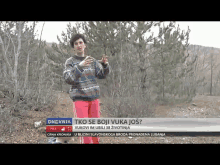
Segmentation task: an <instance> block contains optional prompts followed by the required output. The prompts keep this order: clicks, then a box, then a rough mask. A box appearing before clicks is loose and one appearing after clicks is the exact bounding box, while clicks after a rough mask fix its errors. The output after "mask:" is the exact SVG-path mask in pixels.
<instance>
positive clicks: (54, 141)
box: [48, 137, 62, 144]
mask: <svg viewBox="0 0 220 165" xmlns="http://www.w3.org/2000/svg"><path fill="white" fill-rule="evenodd" d="M48 142H49V144H62V142H60V141H58V140H57V139H56V138H55V137H52V138H50V139H49V140H48Z"/></svg>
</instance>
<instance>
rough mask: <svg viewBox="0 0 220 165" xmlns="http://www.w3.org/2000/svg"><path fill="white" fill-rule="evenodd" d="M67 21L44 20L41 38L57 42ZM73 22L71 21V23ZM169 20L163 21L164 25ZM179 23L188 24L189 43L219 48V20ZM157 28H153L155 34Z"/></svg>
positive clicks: (40, 27) (185, 26)
mask: <svg viewBox="0 0 220 165" xmlns="http://www.w3.org/2000/svg"><path fill="white" fill-rule="evenodd" d="M43 23H44V22H38V25H37V30H38V32H37V34H38V38H40V33H41V29H42V26H43ZM68 23H69V22H64V21H63V22H51V21H50V22H49V21H48V22H47V21H46V22H45V24H44V29H43V32H42V37H41V38H42V39H43V40H46V41H47V42H55V43H58V40H57V35H58V36H61V33H62V31H64V32H65V31H66V28H67V24H68ZM74 23H75V22H71V25H73V24H74ZM168 23H169V22H165V25H166V24H168ZM178 24H179V27H180V29H181V30H185V31H187V29H188V26H189V29H190V30H191V32H190V35H189V43H190V44H193V45H201V46H207V47H214V48H220V22H217V21H216V22H211V21H208V22H205V21H203V22H199V21H194V22H193V21H191V22H183V21H181V22H178V21H177V22H176V25H178ZM157 31H158V30H157V29H155V30H153V32H154V34H155V35H156V33H157Z"/></svg>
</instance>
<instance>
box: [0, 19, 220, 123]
mask: <svg viewBox="0 0 220 165" xmlns="http://www.w3.org/2000/svg"><path fill="white" fill-rule="evenodd" d="M37 23H38V22H33V24H32V25H31V26H27V24H28V22H0V97H5V98H8V99H9V100H10V101H11V105H13V106H11V108H10V110H7V111H6V110H1V117H3V116H4V120H5V122H6V121H7V119H8V116H10V115H11V114H12V113H13V112H21V111H28V110H39V109H41V110H43V109H45V108H46V107H50V106H52V105H53V104H54V103H55V102H56V97H55V93H56V92H57V91H65V92H68V90H69V87H70V86H69V85H68V84H66V83H65V82H64V79H63V69H64V63H65V61H66V59H67V58H69V57H71V56H72V55H73V53H74V52H73V50H72V48H71V47H70V44H69V40H70V38H71V36H72V35H74V34H76V33H79V32H81V33H82V34H84V35H85V37H86V40H87V42H88V43H87V50H86V53H87V54H88V55H91V56H92V57H94V58H96V59H101V56H102V55H103V54H106V55H108V56H109V63H110V66H111V73H110V74H109V75H108V77H107V78H106V79H105V80H97V81H98V83H99V85H100V87H101V99H102V101H103V104H105V106H106V107H107V108H108V109H107V111H108V113H109V114H110V115H111V116H112V117H143V118H144V117H153V116H154V114H153V112H154V111H153V110H154V108H155V106H157V105H167V104H176V103H180V102H190V101H191V100H192V99H193V98H194V97H195V96H196V95H197V94H201V95H211V96H219V95H220V92H219V91H220V90H219V89H220V88H219V78H220V69H219V65H218V64H219V55H220V50H219V49H218V48H212V47H204V46H199V45H190V44H189V43H188V41H189V37H190V29H188V31H186V32H185V31H182V30H181V29H180V28H179V27H178V26H177V25H176V24H175V22H170V24H169V25H167V26H164V25H163V23H161V22H141V21H140V22H135V21H134V22H99V21H91V22H77V23H76V24H75V25H73V26H72V25H71V24H68V25H67V28H66V31H63V32H62V34H61V37H58V36H57V39H58V41H59V44H56V43H47V42H46V41H45V40H41V38H40V39H36V25H37ZM153 27H154V28H155V27H156V28H158V29H159V34H158V35H156V36H154V34H153V33H152V32H151V29H152V28H153ZM42 32H43V28H42V30H41V34H42ZM146 34H147V35H146ZM146 36H147V37H146ZM2 121H3V120H2ZM2 123H3V122H2Z"/></svg>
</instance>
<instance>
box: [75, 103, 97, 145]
mask: <svg viewBox="0 0 220 165" xmlns="http://www.w3.org/2000/svg"><path fill="white" fill-rule="evenodd" d="M73 113H74V118H100V105H99V99H96V100H93V101H75V102H73ZM80 140H81V143H84V144H99V137H80Z"/></svg>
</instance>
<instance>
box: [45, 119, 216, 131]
mask: <svg viewBox="0 0 220 165" xmlns="http://www.w3.org/2000/svg"><path fill="white" fill-rule="evenodd" d="M46 125H47V126H46V132H61V133H65V132H67V133H68V132H83V133H85V132H90V133H93V132H102V133H103V132H128V133H129V132H150V133H151V132H165V133H166V132H220V118H47V120H46Z"/></svg>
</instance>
